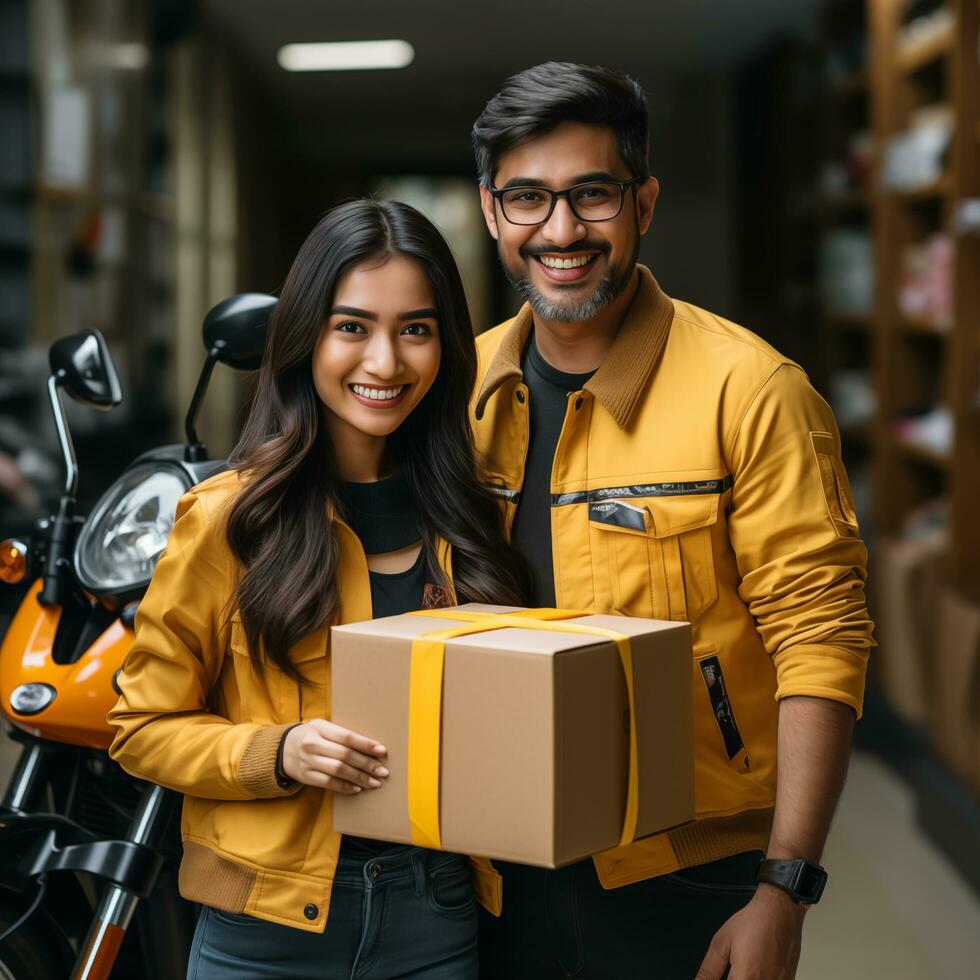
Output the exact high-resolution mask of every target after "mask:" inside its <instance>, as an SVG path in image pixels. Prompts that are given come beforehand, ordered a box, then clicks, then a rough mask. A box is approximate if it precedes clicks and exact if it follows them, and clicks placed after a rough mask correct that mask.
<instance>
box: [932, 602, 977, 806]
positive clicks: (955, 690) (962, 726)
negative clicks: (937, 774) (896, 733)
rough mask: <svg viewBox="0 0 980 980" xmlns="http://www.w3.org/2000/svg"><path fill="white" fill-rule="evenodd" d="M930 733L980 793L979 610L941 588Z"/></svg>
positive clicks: (956, 767)
mask: <svg viewBox="0 0 980 980" xmlns="http://www.w3.org/2000/svg"><path fill="white" fill-rule="evenodd" d="M930 669H931V672H932V678H933V681H932V697H931V699H930V712H929V729H930V733H931V735H932V739H933V742H934V743H935V746H936V748H937V750H938V751H939V754H940V755H941V756H942V757H943V758H944V759H945V760H946V762H947V763H948V764H949V765H950V767H951V768H952V769H954V770H956V771H957V772H958V773H959V774H960V775H961V776H963V777H964V779H966V780H968V781H969V782H970V783H971V785H972V786H973V787H974V789H976V790H977V792H980V606H978V605H976V604H975V603H973V602H971V601H969V600H968V599H966V598H965V597H963V596H961V595H959V594H958V593H957V592H955V591H953V590H952V589H950V588H941V589H940V590H939V601H938V606H937V610H936V635H935V643H934V648H933V656H932V662H931V664H930Z"/></svg>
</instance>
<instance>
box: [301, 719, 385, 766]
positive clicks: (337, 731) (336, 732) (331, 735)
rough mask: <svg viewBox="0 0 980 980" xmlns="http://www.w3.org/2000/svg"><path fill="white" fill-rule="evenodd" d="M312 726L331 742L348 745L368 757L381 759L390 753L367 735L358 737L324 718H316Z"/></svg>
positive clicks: (347, 729) (355, 733)
mask: <svg viewBox="0 0 980 980" xmlns="http://www.w3.org/2000/svg"><path fill="white" fill-rule="evenodd" d="M310 724H311V725H313V726H314V728H316V730H317V731H318V732H319V733H320V734H321V735H322V736H323V737H324V738H326V739H329V740H330V741H331V742H339V743H340V744H341V745H346V746H347V747H348V748H351V749H356V750H357V751H358V752H363V753H365V754H366V755H372V756H376V757H381V756H383V755H385V753H386V752H387V751H388V750H387V749H386V748H385V747H384V746H383V745H382V744H381V743H380V742H377V741H375V740H374V739H373V738H368V737H367V736H366V735H358V734H357V732H352V731H351V730H350V729H349V728H343V727H341V726H340V725H335V724H334V723H333V722H332V721H325V720H324V719H323V718H314V719H313V720H312V721H311V722H310Z"/></svg>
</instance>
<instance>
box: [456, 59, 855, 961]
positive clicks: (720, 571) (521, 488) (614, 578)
mask: <svg viewBox="0 0 980 980" xmlns="http://www.w3.org/2000/svg"><path fill="white" fill-rule="evenodd" d="M473 142H474V147H475V151H476V158H477V164H478V169H479V173H480V196H481V201H482V206H483V211H484V215H485V218H486V223H487V227H488V229H489V230H490V234H491V235H492V236H493V237H494V239H496V242H497V247H498V250H499V255H500V261H501V263H502V264H503V267H504V270H505V271H506V274H507V276H508V278H509V280H510V281H511V283H512V284H513V286H514V288H515V289H516V290H517V291H518V292H519V293H520V294H521V295H522V296H523V297H524V299H525V300H526V304H525V306H524V307H523V308H522V309H521V311H520V312H519V313H518V315H517V316H516V317H515V318H514V319H513V320H511V321H509V322H507V323H504V324H501V325H500V326H498V327H497V328H495V329H493V330H490V331H489V332H487V333H485V334H483V335H482V336H481V337H480V338H479V339H478V345H479V349H480V375H479V381H478V385H477V395H476V398H475V402H474V406H473V412H474V420H473V425H474V431H475V436H476V441H477V445H478V448H479V450H480V451H481V452H482V453H483V454H484V456H485V458H486V461H487V466H488V468H489V471H490V476H491V480H492V482H493V484H494V487H495V489H496V490H497V492H498V493H500V494H501V496H502V498H503V499H504V500H505V501H506V506H507V509H508V524H509V527H510V530H511V535H512V540H513V541H514V542H515V544H516V545H517V546H518V548H519V549H520V550H521V551H522V552H523V553H524V555H525V556H526V557H527V559H528V562H529V563H530V565H531V567H532V571H533V574H534V583H535V584H534V595H533V596H532V597H531V601H532V603H533V604H534V605H535V606H538V605H540V606H551V605H557V606H560V607H567V608H572V609H594V610H596V611H599V612H606V613H621V614H624V615H630V616H647V617H654V618H660V619H676V620H687V621H690V622H691V623H692V629H693V640H694V663H693V671H694V683H695V688H694V708H693V710H694V726H695V727H694V730H695V797H696V800H695V802H696V810H697V818H698V819H697V820H696V821H695V822H694V823H693V824H690V825H687V826H684V827H681V828H678V829H676V830H674V831H671V832H668V833H666V834H660V835H657V836H654V837H650V838H646V839H644V840H640V841H636V842H634V843H632V844H629V845H626V846H624V847H619V848H616V849H614V850H611V851H608V852H605V853H603V854H599V855H596V857H595V858H594V859H593V860H592V861H587V862H582V863H580V864H577V865H574V866H572V867H571V868H564V869H561V870H559V871H544V870H541V869H533V868H524V867H520V866H515V865H507V864H503V863H501V862H497V865H498V870H500V871H501V872H502V875H503V882H502V884H503V893H502V894H503V903H502V915H501V916H500V917H499V918H494V917H492V916H489V915H487V916H485V917H484V920H483V923H482V932H481V950H482V952H481V955H482V957H483V965H482V970H483V975H484V976H485V977H487V978H492V980H519V978H525V977H526V978H532V977H533V978H534V980H547V978H551V977H571V976H574V977H582V978H586V977H587V978H590V980H591V978H602V980H618V978H631V977H657V978H675V977H677V978H684V980H691V978H693V977H695V975H696V976H697V978H699V980H709V978H710V980H718V978H721V977H722V976H728V977H730V980H750V978H765V980H772V978H780V980H791V978H792V977H793V976H794V975H795V972H796V964H797V962H798V959H799V953H800V943H801V934H802V927H803V919H804V915H805V912H806V908H807V907H808V905H809V904H812V902H814V901H816V900H817V899H818V898H819V891H820V887H821V886H822V883H823V879H824V872H823V869H822V868H820V867H819V864H818V862H819V860H820V856H821V851H822V849H823V846H824V843H825V840H826V836H827V831H828V828H829V825H830V820H831V817H832V814H833V810H834V807H835V806H836V803H837V799H838V797H839V795H840V790H841V787H842V785H843V781H844V776H845V772H846V768H847V759H848V754H849V749H850V739H851V732H852V728H853V724H854V720H855V717H856V715H857V713H858V712H859V711H860V708H861V702H862V697H863V689H864V673H865V666H866V660H867V655H868V650H869V648H870V647H871V646H872V639H871V631H872V624H871V622H870V620H869V619H868V615H867V612H866V608H865V599H864V579H865V561H866V553H865V549H864V546H863V545H862V543H861V541H860V539H859V537H858V530H857V524H856V520H855V517H854V509H853V505H852V502H851V496H850V489H849V487H848V484H847V478H846V476H845V473H844V469H843V466H842V464H841V460H840V440H839V436H838V434H837V428H836V425H835V423H834V419H833V416H832V415H831V412H830V410H829V409H828V407H827V405H826V404H825V403H824V402H823V401H822V400H821V399H820V397H819V396H818V395H817V394H816V393H815V392H814V390H813V389H812V387H811V386H810V384H809V382H808V380H807V378H806V376H805V374H804V373H803V371H802V370H801V369H800V368H799V367H798V366H797V365H795V364H793V363H792V362H791V361H789V360H787V359H786V358H784V357H782V356H781V355H780V354H779V353H778V352H777V351H775V350H773V349H772V348H771V347H769V346H768V345H767V344H766V343H764V342H763V341H762V340H761V339H759V338H758V337H756V336H755V335H754V334H752V333H750V332H749V331H747V330H745V329H743V328H741V327H739V326H737V325H735V324H733V323H730V322H728V321H726V320H723V319H722V318H720V317H718V316H715V315H713V314H711V313H709V312H706V311H704V310H701V309H698V308H697V307H695V306H692V305H691V304H689V303H684V302H681V301H679V300H672V299H670V298H668V297H667V296H666V295H665V294H664V293H663V292H662V291H661V289H660V287H659V286H658V285H657V282H656V280H655V279H654V278H653V276H652V275H651V274H650V272H649V270H647V269H646V268H644V267H642V266H638V265H637V261H636V260H637V255H638V252H639V245H640V238H641V236H642V235H644V234H645V233H646V231H647V230H648V228H649V227H650V224H651V221H652V219H653V212H654V205H655V203H656V199H657V194H658V191H659V185H658V183H657V181H656V180H655V179H654V178H653V177H651V176H650V171H649V165H648V161H647V111H646V100H645V97H644V95H643V92H642V90H641V89H640V88H639V86H638V85H637V84H636V83H635V82H633V81H632V80H631V79H629V78H627V77H625V76H623V75H621V74H619V73H616V72H613V71H608V70H606V69H602V68H589V67H585V66H581V65H573V64H558V63H549V64H544V65H539V66H537V67H535V68H531V69H529V70H527V71H524V72H522V73H520V74H518V75H515V76H514V77H512V78H510V79H509V80H508V81H507V82H506V83H505V84H504V86H503V88H502V89H501V90H500V92H498V93H497V95H495V96H494V97H493V98H492V99H491V100H490V102H489V103H488V104H487V107H486V109H485V110H484V111H483V113H482V114H481V115H480V117H479V119H478V120H477V121H476V124H475V126H474V128H473ZM691 258H692V261H696V258H697V257H696V256H692V257H691ZM777 746H778V751H777ZM777 771H778V780H777ZM582 778H583V779H584V780H587V779H588V773H583V774H582ZM777 785H778V788H777ZM763 857H766V858H767V859H768V860H767V861H766V862H765V863H762V864H760V862H762V859H763ZM757 873H758V875H759V880H760V881H761V882H762V883H761V884H759V885H758V886H757V887H756V885H755V882H756V875H757ZM729 969H730V972H726V971H728V970H729Z"/></svg>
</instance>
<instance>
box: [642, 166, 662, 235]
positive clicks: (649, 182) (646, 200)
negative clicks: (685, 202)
mask: <svg viewBox="0 0 980 980" xmlns="http://www.w3.org/2000/svg"><path fill="white" fill-rule="evenodd" d="M659 194H660V181H659V180H657V178H656V177H648V178H647V179H646V180H645V181H644V182H643V183H642V184H637V185H636V223H637V225H639V228H640V234H641V235H645V234H646V233H647V229H648V228H649V227H650V222H651V221H653V209H654V207H655V206H656V204H657V197H658V195H659Z"/></svg>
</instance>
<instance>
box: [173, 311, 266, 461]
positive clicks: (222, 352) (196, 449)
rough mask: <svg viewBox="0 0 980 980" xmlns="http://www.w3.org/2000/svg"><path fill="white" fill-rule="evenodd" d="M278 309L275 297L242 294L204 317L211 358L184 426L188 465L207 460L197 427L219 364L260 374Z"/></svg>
mask: <svg viewBox="0 0 980 980" xmlns="http://www.w3.org/2000/svg"><path fill="white" fill-rule="evenodd" d="M275 305H276V298H275V296H269V295H268V294H266V293H239V294H238V295H236V296H229V297H228V299H225V300H222V301H221V302H220V303H218V305H217V306H214V307H212V308H211V309H210V310H209V311H208V313H207V315H206V316H205V317H204V324H203V337H204V346H205V349H206V350H207V352H208V357H207V360H206V361H205V362H204V367H203V368H202V370H201V376H200V377H199V378H198V379H197V387H196V388H195V390H194V397H193V398H192V399H191V404H190V407H189V408H188V410H187V419H186V421H185V422H184V431H185V432H186V434H187V449H186V451H185V453H184V457H185V459H186V460H187V461H188V462H191V463H196V462H201V461H202V460H205V459H207V449H206V448H205V446H204V444H203V443H202V442H201V441H200V440H199V439H198V437H197V425H196V423H197V416H198V413H199V412H200V409H201V403H202V402H203V401H204V395H205V393H206V392H207V389H208V383H209V382H210V380H211V372H212V371H213V370H214V366H215V364H217V363H219V362H220V363H221V364H227V365H228V366H229V367H231V368H234V369H235V370H236V371H255V370H257V369H258V367H259V365H260V364H261V363H262V352H263V350H264V349H265V338H266V333H267V330H268V326H269V320H270V319H271V317H272V311H273V309H274V308H275Z"/></svg>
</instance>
